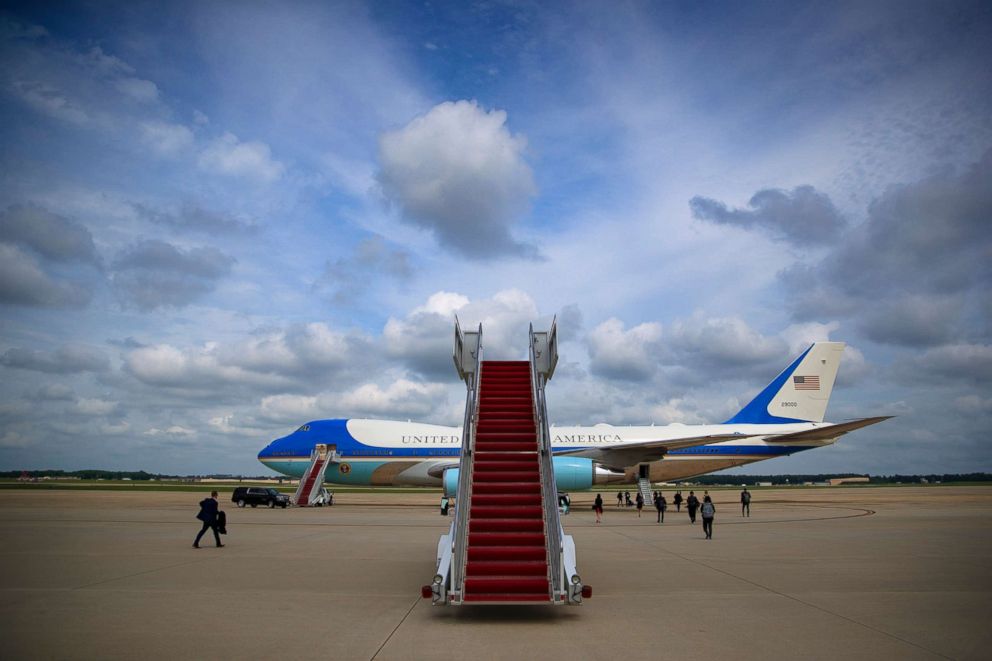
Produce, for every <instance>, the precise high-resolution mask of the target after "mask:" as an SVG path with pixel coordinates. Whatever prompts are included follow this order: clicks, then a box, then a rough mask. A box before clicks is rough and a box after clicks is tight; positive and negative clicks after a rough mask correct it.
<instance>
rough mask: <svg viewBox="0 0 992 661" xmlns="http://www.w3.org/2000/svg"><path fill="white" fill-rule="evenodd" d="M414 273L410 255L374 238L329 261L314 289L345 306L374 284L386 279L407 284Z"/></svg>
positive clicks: (376, 237) (380, 238) (381, 239)
mask: <svg viewBox="0 0 992 661" xmlns="http://www.w3.org/2000/svg"><path fill="white" fill-rule="evenodd" d="M412 273H413V269H412V267H411V266H410V253H409V252H407V251H405V250H402V249H400V248H390V247H389V245H388V244H387V243H386V241H385V239H383V238H382V237H381V236H373V237H371V238H368V239H365V240H364V241H362V242H360V243H359V244H358V245H357V246H356V247H355V249H354V250H353V251H352V252H351V253H350V254H349V255H348V256H346V257H339V258H338V259H336V260H334V261H333V262H328V263H327V265H326V266H325V267H324V273H323V274H322V275H321V277H320V278H319V279H318V280H317V282H316V283H315V284H314V289H316V290H317V291H318V292H322V293H325V292H326V293H327V294H329V295H330V297H331V299H332V300H333V301H334V302H336V303H342V302H346V301H350V300H352V299H353V298H354V297H356V296H358V295H359V294H361V293H362V292H363V291H365V289H366V288H367V287H368V286H369V283H371V282H374V281H379V280H381V279H383V278H390V279H393V280H398V281H405V280H408V279H409V278H410V276H411V275H412Z"/></svg>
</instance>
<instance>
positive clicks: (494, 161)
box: [377, 101, 537, 259]
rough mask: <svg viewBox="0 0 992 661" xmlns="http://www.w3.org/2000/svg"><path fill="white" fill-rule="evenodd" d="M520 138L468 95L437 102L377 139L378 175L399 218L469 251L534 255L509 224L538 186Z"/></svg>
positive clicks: (461, 250)
mask: <svg viewBox="0 0 992 661" xmlns="http://www.w3.org/2000/svg"><path fill="white" fill-rule="evenodd" d="M525 146H526V141H525V139H524V138H523V137H522V136H520V135H513V134H511V133H510V131H509V130H508V129H507V127H506V113H505V112H503V111H501V110H492V111H489V112H487V111H485V110H483V109H481V108H480V107H479V106H478V104H476V103H475V102H474V101H471V102H470V101H457V102H450V101H449V102H445V103H441V104H439V105H437V106H435V107H434V108H432V109H431V110H430V112H428V113H427V114H426V115H423V116H421V117H418V118H416V119H414V120H413V121H412V122H410V123H409V124H408V125H407V126H405V127H404V128H402V129H400V130H398V131H394V132H391V133H386V134H383V135H382V136H381V138H380V139H379V162H380V170H379V173H378V177H377V178H378V181H379V184H380V185H381V186H382V191H383V193H384V194H385V196H386V197H387V198H388V199H389V200H391V201H392V202H393V203H395V204H396V205H397V206H398V207H399V209H400V211H401V213H402V216H403V218H404V219H406V220H407V221H409V222H411V223H413V224H415V225H418V226H420V227H423V228H424V229H427V230H429V231H431V232H433V233H434V236H435V238H436V239H437V241H438V243H440V244H441V245H443V246H445V247H447V248H451V249H452V250H455V251H456V252H458V253H460V254H462V255H465V256H467V257H472V258H478V259H486V258H494V257H501V256H518V257H535V256H536V255H537V252H536V250H535V249H534V248H533V247H532V246H528V245H525V244H523V243H520V242H518V241H517V240H516V239H514V238H513V236H512V234H511V231H510V230H511V226H512V225H513V223H514V222H515V221H516V220H517V219H518V218H519V216H520V215H521V214H522V213H523V212H524V211H525V210H526V209H527V207H528V205H529V202H530V199H531V197H533V196H534V194H535V193H536V188H535V186H534V181H533V175H532V174H531V170H530V168H529V167H528V166H527V164H526V162H525V161H524V159H523V152H524V148H525Z"/></svg>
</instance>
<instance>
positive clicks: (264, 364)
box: [124, 322, 374, 392]
mask: <svg viewBox="0 0 992 661" xmlns="http://www.w3.org/2000/svg"><path fill="white" fill-rule="evenodd" d="M370 356H374V352H373V351H372V350H371V341H370V340H369V338H367V337H365V336H363V335H361V334H358V333H341V332H337V331H334V330H333V329H331V328H329V327H328V326H327V325H326V324H323V323H317V322H314V323H308V324H297V325H292V326H290V327H288V328H286V329H280V330H270V331H267V332H264V333H259V334H257V335H255V336H252V337H250V338H248V339H246V340H244V341H241V342H237V343H233V344H228V345H222V344H218V343H207V344H204V345H201V346H195V347H176V346H172V345H169V344H158V345H152V346H139V347H136V348H134V349H133V350H131V351H129V352H128V353H127V354H126V355H125V357H124V370H125V371H126V372H127V373H128V374H130V375H132V376H134V377H135V378H137V379H138V380H139V381H141V382H142V383H145V384H146V385H149V386H155V387H167V388H177V389H183V390H188V391H191V392H193V391H199V390H204V389H210V388H216V387H218V386H225V387H229V388H242V387H244V388H249V389H253V390H255V391H261V392H271V391H272V390H279V391H287V390H289V391H301V390H312V389H314V388H320V387H323V386H324V385H326V384H327V383H333V382H339V381H341V380H342V379H344V380H345V381H346V382H353V381H354V380H356V379H358V378H361V377H363V376H364V375H365V374H367V370H368V362H369V361H370V360H374V358H370Z"/></svg>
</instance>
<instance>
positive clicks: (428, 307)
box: [382, 289, 539, 378]
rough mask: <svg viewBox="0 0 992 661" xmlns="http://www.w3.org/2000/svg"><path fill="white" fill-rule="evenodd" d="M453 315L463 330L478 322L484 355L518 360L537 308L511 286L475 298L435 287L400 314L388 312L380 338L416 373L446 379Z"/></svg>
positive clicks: (392, 354) (389, 352) (390, 352)
mask: <svg viewBox="0 0 992 661" xmlns="http://www.w3.org/2000/svg"><path fill="white" fill-rule="evenodd" d="M455 315H457V316H458V318H459V320H460V323H461V327H462V330H464V331H473V330H476V328H478V325H479V324H480V323H481V324H482V326H483V347H484V355H485V357H486V358H489V359H502V360H520V359H523V358H524V357H525V356H526V351H527V328H528V325H529V324H530V323H531V322H532V321H534V320H535V319H536V318H537V317H538V316H539V313H538V310H537V304H536V303H535V302H534V299H533V298H531V296H530V295H529V294H527V293H525V292H522V291H520V290H516V289H508V290H504V291H500V292H497V293H496V294H494V295H493V297H492V298H489V299H479V300H476V301H472V300H470V299H469V298H468V297H467V296H463V295H462V294H456V293H452V292H437V293H435V294H433V295H431V296H430V297H429V298H428V299H427V302H426V303H425V304H424V305H421V306H418V307H417V308H414V309H413V310H412V311H410V313H409V314H408V315H407V316H406V317H405V318H403V319H397V318H395V317H390V319H389V320H388V321H387V322H386V325H385V327H384V329H383V333H382V339H383V343H384V345H385V350H386V353H387V355H389V356H390V357H393V358H398V359H401V360H403V361H404V362H405V363H406V364H407V366H408V367H409V368H410V369H413V370H414V371H416V372H418V373H420V374H421V375H424V376H428V377H432V378H446V377H448V378H450V376H451V374H453V370H454V368H453V366H452V363H451V337H452V334H453V332H454V321H455Z"/></svg>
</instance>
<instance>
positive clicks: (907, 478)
mask: <svg viewBox="0 0 992 661" xmlns="http://www.w3.org/2000/svg"><path fill="white" fill-rule="evenodd" d="M18 477H29V478H44V477H47V478H60V477H61V478H74V479H80V480H134V481H149V480H188V479H194V478H209V479H219V480H239V481H241V480H271V479H273V478H276V479H278V477H277V476H273V475H225V474H213V475H167V474H164V473H148V472H146V471H143V470H142V471H110V470H100V469H85V470H78V471H66V470H55V469H50V470H22V471H18V470H14V471H0V478H6V479H11V478H18ZM845 477H867V478H868V483H869V484H927V483H929V484H933V483H935V482H942V483H948V482H950V483H954V482H992V473H980V472H979V473H943V474H941V473H926V474H919V475H900V474H895V475H867V474H865V473H820V474H815V475H720V474H716V475H702V476H700V477H694V478H692V479H691V480H680V482H685V483H690V482H691V483H693V484H704V485H718V484H731V485H737V486H749V487H752V486H758V485H759V484H760V483H762V482H770V483H771V484H772V485H774V486H785V485H790V484H792V485H795V484H803V483H804V482H814V483H815V482H827V481H829V480H833V479H837V478H845ZM282 479H287V478H282Z"/></svg>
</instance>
